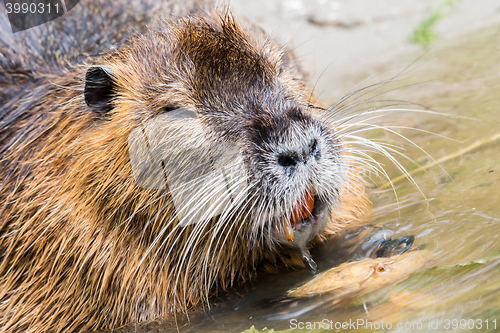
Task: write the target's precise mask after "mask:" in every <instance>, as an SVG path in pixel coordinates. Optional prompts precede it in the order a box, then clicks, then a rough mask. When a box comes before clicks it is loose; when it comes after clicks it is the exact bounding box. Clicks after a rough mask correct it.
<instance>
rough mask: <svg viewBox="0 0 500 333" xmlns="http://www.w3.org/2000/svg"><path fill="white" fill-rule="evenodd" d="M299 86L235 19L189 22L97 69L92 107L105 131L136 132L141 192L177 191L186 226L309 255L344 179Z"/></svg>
mask: <svg viewBox="0 0 500 333" xmlns="http://www.w3.org/2000/svg"><path fill="white" fill-rule="evenodd" d="M139 59H140V61H139ZM299 77H300V73H299V72H298V71H297V68H296V64H295V63H294V62H293V61H292V59H290V57H289V55H287V54H285V53H284V52H283V50H282V49H280V48H279V47H278V46H277V45H275V44H273V42H271V41H270V40H269V39H266V40H264V39H261V40H259V37H258V36H255V35H252V36H251V35H249V34H248V33H246V32H244V31H243V30H241V29H240V28H239V27H238V25H237V24H236V23H235V22H234V21H233V19H232V18H231V17H230V16H225V17H220V18H217V19H215V20H214V21H206V20H204V19H197V18H192V19H187V20H182V21H180V22H177V23H174V24H169V25H167V24H165V26H164V27H162V28H161V29H160V30H159V31H157V32H154V33H152V34H150V35H147V36H144V37H137V38H136V39H134V40H133V41H131V43H130V45H128V46H126V47H124V48H122V49H120V50H119V51H118V52H116V53H113V54H111V55H110V56H109V57H107V58H106V59H105V60H103V61H102V64H98V65H94V66H93V67H91V68H89V69H88V71H87V74H86V87H85V99H86V102H87V104H88V106H89V107H90V108H91V109H92V110H94V111H95V112H96V113H98V114H99V115H101V116H102V118H103V124H102V127H103V128H106V127H110V126H111V127H113V128H120V126H122V129H121V130H120V132H123V133H127V134H129V138H128V146H129V147H128V148H129V149H128V151H129V154H130V159H131V164H132V169H133V174H134V181H135V182H136V184H137V185H138V187H142V188H146V189H157V190H164V191H163V192H165V191H167V192H168V190H170V191H171V192H172V193H173V192H176V193H177V194H173V197H169V198H170V199H171V201H172V203H173V204H174V206H175V208H176V217H177V218H178V219H179V220H183V222H182V221H181V224H182V225H183V226H185V225H187V224H196V223H202V220H211V219H212V218H214V217H215V218H217V219H218V220H219V222H218V225H219V227H218V230H219V232H220V233H223V230H227V229H231V228H233V229H235V230H237V231H238V232H237V234H238V235H239V236H238V237H241V239H245V240H246V241H248V242H262V241H263V240H264V241H265V242H266V243H267V245H271V246H273V245H275V244H276V243H280V244H282V245H286V244H290V245H291V246H292V247H293V246H296V247H301V248H303V247H304V246H305V245H306V243H308V242H309V241H311V240H312V239H313V238H314V237H315V236H316V235H317V234H319V233H320V232H321V231H322V230H323V228H324V227H325V224H326V221H327V219H328V217H329V215H330V210H331V209H332V208H331V207H332V206H335V205H337V204H338V203H339V197H340V195H341V194H340V191H341V188H342V186H343V184H344V183H345V173H346V171H345V168H344V165H343V160H342V156H341V147H340V142H339V140H338V139H337V138H336V136H335V134H334V133H333V132H332V130H331V129H329V128H328V127H327V126H326V125H325V124H323V123H322V122H321V121H320V120H319V119H318V118H317V115H314V112H313V109H314V108H315V106H314V105H313V104H312V103H310V101H309V98H308V97H309V96H308V92H307V91H306V90H305V89H304V87H303V85H302V82H301V81H300V80H299ZM114 132H116V130H114ZM141 141H142V142H143V143H141ZM144 142H145V143H144ZM152 156H153V157H152ZM186 202H189V204H188V203H186ZM177 223H178V222H177ZM228 224H230V225H231V226H227V225H228ZM199 229H200V230H203V228H202V227H199Z"/></svg>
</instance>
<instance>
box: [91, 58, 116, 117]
mask: <svg viewBox="0 0 500 333" xmlns="http://www.w3.org/2000/svg"><path fill="white" fill-rule="evenodd" d="M115 88H116V83H115V80H114V79H113V78H112V77H111V75H110V74H109V69H104V68H103V67H91V68H89V70H88V71H87V75H86V76H85V91H84V96H85V103H87V105H88V106H89V107H90V109H91V110H92V111H94V112H96V113H99V114H105V113H107V112H109V111H111V109H112V106H111V100H112V98H113V97H114V95H115Z"/></svg>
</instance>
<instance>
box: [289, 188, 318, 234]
mask: <svg viewBox="0 0 500 333" xmlns="http://www.w3.org/2000/svg"><path fill="white" fill-rule="evenodd" d="M313 208H314V193H313V192H312V191H311V190H306V192H305V193H304V197H303V198H302V200H300V202H298V203H297V205H296V206H295V207H294V209H293V211H292V214H291V215H290V219H289V220H288V221H285V223H284V225H283V228H284V229H285V236H286V239H288V241H289V242H293V238H294V237H293V230H294V229H295V225H296V224H297V223H298V222H299V221H300V220H302V219H306V218H308V217H309V216H310V215H311V212H312V210H313Z"/></svg>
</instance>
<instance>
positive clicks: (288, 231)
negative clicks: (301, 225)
mask: <svg viewBox="0 0 500 333" xmlns="http://www.w3.org/2000/svg"><path fill="white" fill-rule="evenodd" d="M283 229H285V237H286V239H287V240H288V241H289V242H293V228H292V225H291V224H290V221H288V220H285V223H284V225H283Z"/></svg>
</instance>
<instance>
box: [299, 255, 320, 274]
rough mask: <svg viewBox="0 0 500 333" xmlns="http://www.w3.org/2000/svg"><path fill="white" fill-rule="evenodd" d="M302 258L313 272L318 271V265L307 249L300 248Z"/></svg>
mask: <svg viewBox="0 0 500 333" xmlns="http://www.w3.org/2000/svg"><path fill="white" fill-rule="evenodd" d="M302 258H304V259H305V261H306V262H307V264H308V265H309V267H310V268H311V270H312V271H313V274H316V273H318V265H317V264H316V262H315V261H314V259H313V258H312V256H311V253H310V252H309V250H302Z"/></svg>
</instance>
